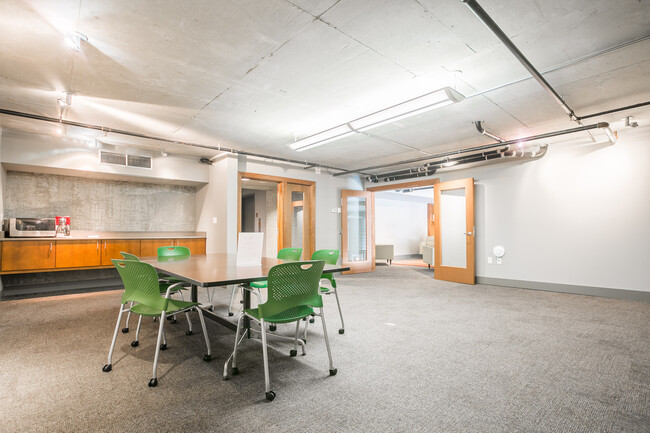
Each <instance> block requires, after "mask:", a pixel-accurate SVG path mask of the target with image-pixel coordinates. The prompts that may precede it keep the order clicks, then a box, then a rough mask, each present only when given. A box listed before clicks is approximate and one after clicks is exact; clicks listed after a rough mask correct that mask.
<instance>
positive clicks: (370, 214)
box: [341, 189, 375, 274]
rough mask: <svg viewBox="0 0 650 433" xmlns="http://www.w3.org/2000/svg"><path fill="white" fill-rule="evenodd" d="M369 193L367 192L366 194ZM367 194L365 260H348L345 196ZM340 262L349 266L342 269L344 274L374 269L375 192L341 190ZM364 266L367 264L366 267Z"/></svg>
mask: <svg viewBox="0 0 650 433" xmlns="http://www.w3.org/2000/svg"><path fill="white" fill-rule="evenodd" d="M368 193H369V194H368ZM365 195H367V196H368V197H367V200H368V202H367V203H366V250H367V254H368V258H367V262H368V264H367V265H365V263H366V260H364V261H362V262H350V261H348V253H349V251H348V235H349V233H348V231H347V222H348V212H347V207H348V206H347V200H346V199H347V198H348V197H362V196H365ZM341 264H342V265H343V266H349V267H350V270H349V271H344V272H343V273H344V274H355V273H361V272H373V271H374V270H375V194H373V193H372V192H371V191H365V190H349V189H343V190H341ZM366 266H368V267H367V268H366Z"/></svg>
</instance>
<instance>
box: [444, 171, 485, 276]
mask: <svg viewBox="0 0 650 433" xmlns="http://www.w3.org/2000/svg"><path fill="white" fill-rule="evenodd" d="M441 185H444V190H453V189H463V188H464V189H466V190H467V191H466V193H465V197H466V198H465V200H466V201H465V203H466V204H465V230H466V233H471V235H469V236H468V237H466V244H465V245H466V246H465V257H466V260H467V261H466V265H467V268H454V267H447V266H444V267H443V266H442V248H443V246H442V239H441V236H440V230H441V228H440V224H441V223H442V222H441V220H440V206H439V204H440V195H441V193H442V191H441V190H440V188H441ZM441 185H437V186H436V187H434V213H435V217H434V218H435V221H436V222H438V223H437V224H436V225H435V233H436V234H435V237H434V245H435V246H434V251H435V259H434V261H435V265H434V269H435V273H434V278H435V279H436V280H444V281H454V282H457V283H463V284H475V283H476V221H475V219H474V218H475V215H474V178H473V177H470V178H465V179H456V180H449V181H446V182H442V184H441ZM470 197H471V200H470V199H469V198H470ZM436 203H437V204H436ZM470 222H471V224H470ZM466 236H467V235H466Z"/></svg>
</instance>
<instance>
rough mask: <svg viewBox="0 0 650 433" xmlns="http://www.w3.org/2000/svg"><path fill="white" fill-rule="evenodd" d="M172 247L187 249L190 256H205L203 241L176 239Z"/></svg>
mask: <svg viewBox="0 0 650 433" xmlns="http://www.w3.org/2000/svg"><path fill="white" fill-rule="evenodd" d="M174 245H176V246H179V247H187V248H189V249H190V254H205V239H176V242H175V243H174Z"/></svg>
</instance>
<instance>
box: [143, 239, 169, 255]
mask: <svg viewBox="0 0 650 433" xmlns="http://www.w3.org/2000/svg"><path fill="white" fill-rule="evenodd" d="M174 241H175V239H142V240H141V241H140V255H141V256H142V257H153V256H158V247H169V246H171V245H173V243H174Z"/></svg>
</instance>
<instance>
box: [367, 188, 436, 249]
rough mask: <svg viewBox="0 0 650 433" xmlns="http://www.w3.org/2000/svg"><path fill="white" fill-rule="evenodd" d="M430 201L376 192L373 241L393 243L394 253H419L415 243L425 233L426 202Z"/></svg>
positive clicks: (423, 237)
mask: <svg viewBox="0 0 650 433" xmlns="http://www.w3.org/2000/svg"><path fill="white" fill-rule="evenodd" d="M430 191H431V196H433V191H432V190H430ZM432 202H433V198H430V199H429V198H424V197H412V196H408V195H406V194H401V193H396V192H388V191H386V192H377V193H375V244H378V245H381V244H390V245H393V246H394V247H395V249H394V254H395V255H396V256H400V255H408V254H418V253H419V251H418V244H419V243H420V242H424V240H425V238H426V236H427V203H432Z"/></svg>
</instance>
